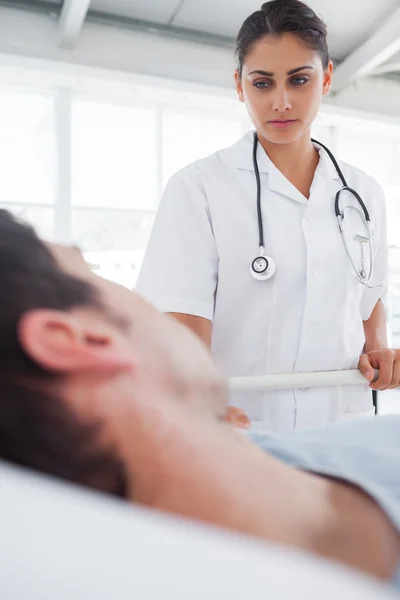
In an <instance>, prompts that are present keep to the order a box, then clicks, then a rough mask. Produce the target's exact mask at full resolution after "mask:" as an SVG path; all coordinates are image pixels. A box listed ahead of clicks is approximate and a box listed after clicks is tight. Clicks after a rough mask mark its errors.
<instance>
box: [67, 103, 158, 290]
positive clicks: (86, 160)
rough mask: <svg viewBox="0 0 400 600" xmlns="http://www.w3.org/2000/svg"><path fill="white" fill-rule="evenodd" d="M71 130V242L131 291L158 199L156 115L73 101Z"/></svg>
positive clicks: (145, 110)
mask: <svg viewBox="0 0 400 600" xmlns="http://www.w3.org/2000/svg"><path fill="white" fill-rule="evenodd" d="M71 127H72V136H71V137H72V140H71V141H72V143H71V148H72V157H71V160H72V167H71V169H72V174H71V175H72V194H71V196H72V197H71V202H72V238H73V240H74V242H75V243H77V244H78V245H79V246H80V247H81V248H82V250H83V251H84V252H85V253H87V258H88V260H89V261H90V262H91V263H92V264H95V265H96V266H97V271H98V272H99V274H101V275H104V276H106V277H109V278H111V279H114V280H115V281H118V282H119V283H122V284H123V285H126V286H128V287H130V288H133V287H134V285H135V282H136V278H137V275H138V271H139V268H140V265H141V261H142V259H143V254H144V250H145V248H146V245H147V241H148V238H149V235H150V231H151V226H152V223H153V220H154V214H155V210H156V206H157V202H158V195H159V182H158V178H157V174H158V168H157V146H156V141H157V138H156V112H155V110H150V109H146V108H140V107H130V106H122V105H116V104H105V103H102V102H94V101H90V100H81V99H77V100H75V101H74V102H73V104H72V121H71Z"/></svg>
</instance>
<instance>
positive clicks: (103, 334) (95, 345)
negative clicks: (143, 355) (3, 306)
mask: <svg viewBox="0 0 400 600" xmlns="http://www.w3.org/2000/svg"><path fill="white" fill-rule="evenodd" d="M18 339H19V342H20V344H21V346H22V348H23V350H24V351H25V352H26V354H28V356H29V357H30V358H31V359H32V360H33V361H34V362H36V363H37V364H39V365H40V366H41V367H42V368H44V369H46V370H48V371H53V372H58V373H71V372H79V371H81V372H82V371H99V370H101V371H103V372H105V371H120V370H130V369H132V367H133V363H134V361H133V356H132V347H131V346H130V345H129V341H128V338H127V336H125V335H124V334H123V332H122V331H120V330H119V328H118V327H117V326H116V325H114V324H113V323H111V322H110V321H109V320H108V319H107V318H106V317H103V316H102V315H101V314H97V313H95V312H94V311H91V310H83V309H82V310H74V311H71V312H63V311H57V310H48V309H36V310H31V311H29V312H27V313H25V314H24V315H23V317H22V318H21V320H20V322H19V325H18Z"/></svg>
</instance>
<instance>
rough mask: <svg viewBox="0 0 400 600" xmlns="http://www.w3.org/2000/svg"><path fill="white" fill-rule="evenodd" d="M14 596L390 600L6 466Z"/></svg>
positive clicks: (2, 537)
mask: <svg viewBox="0 0 400 600" xmlns="http://www.w3.org/2000/svg"><path fill="white" fill-rule="evenodd" d="M0 506H1V511H0V598H1V599H4V600H25V599H26V600H91V599H93V600H106V599H107V600H158V599H163V600H164V599H165V600H213V599H215V600H225V599H226V600H238V599H241V600H242V599H243V600H281V599H282V600H286V599H288V600H289V599H290V600H292V599H294V598H295V599H296V600H298V599H303V598H304V599H307V600H313V599H315V600H338V599H340V600H376V599H378V598H382V600H389V599H390V598H392V595H391V594H390V593H389V592H387V591H386V590H385V589H384V588H383V587H381V586H379V585H378V584H377V583H375V582H373V581H372V580H371V581H370V580H369V579H367V578H365V579H364V578H363V577H360V576H358V575H355V574H353V573H352V572H350V571H348V570H346V569H342V568H340V567H334V566H331V565H328V564H326V563H324V562H323V561H320V560H317V559H314V558H311V557H308V556H305V555H302V554H300V553H296V552H289V551H286V550H282V549H279V548H277V547H273V546H269V545H266V544H263V543H259V542H254V541H252V540H249V539H247V538H245V537H243V536H236V535H230V534H226V533H223V532H221V531H218V530H215V529H213V528H210V527H205V526H201V525H195V524H193V523H191V522H187V521H184V520H180V519H173V518H169V517H167V516H164V515H161V514H158V513H155V512H152V511H149V510H144V509H141V508H138V507H133V506H129V505H127V504H125V503H123V502H120V501H118V500H112V499H109V498H108V497H103V496H101V495H99V494H94V493H91V492H88V491H85V490H81V489H78V488H77V487H75V486H68V485H64V484H61V483H59V482H55V481H53V480H51V479H48V478H45V477H39V476H36V475H35V474H31V473H28V472H26V471H24V470H21V469H17V468H14V467H12V466H8V465H6V464H4V463H0Z"/></svg>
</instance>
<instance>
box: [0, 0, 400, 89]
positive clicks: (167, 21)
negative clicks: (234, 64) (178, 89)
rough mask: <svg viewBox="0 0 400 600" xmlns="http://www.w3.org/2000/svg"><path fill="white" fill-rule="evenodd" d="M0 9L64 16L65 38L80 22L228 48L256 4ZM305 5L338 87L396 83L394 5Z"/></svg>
mask: <svg viewBox="0 0 400 600" xmlns="http://www.w3.org/2000/svg"><path fill="white" fill-rule="evenodd" d="M0 4H7V5H8V6H20V7H24V8H26V9H32V10H41V11H49V12H51V11H54V12H55V13H56V14H61V15H62V14H63V13H65V15H66V17H67V19H66V22H68V23H69V25H68V26H69V27H70V30H69V32H68V33H69V38H71V39H72V38H78V36H79V33H80V29H81V28H82V26H83V25H84V22H85V20H87V21H91V20H92V21H97V22H99V21H101V22H103V23H105V24H109V25H123V26H124V27H125V28H132V29H133V30H141V31H147V32H150V33H157V35H158V36H160V35H165V36H168V37H176V38H184V39H189V40H192V41H194V42H199V43H205V44H209V45H220V46H229V45H231V44H233V41H234V38H235V36H236V34H237V32H238V29H239V28H240V25H241V23H242V22H243V20H244V19H245V18H246V17H247V16H248V15H249V14H250V13H252V12H253V11H255V10H257V9H259V8H260V4H261V0H235V1H234V2H233V1H232V0H0ZM308 4H309V5H310V6H311V7H312V8H313V9H314V11H315V12H316V13H317V14H318V15H321V16H322V17H323V19H324V21H325V23H326V24H327V26H328V34H329V38H328V41H329V48H330V53H331V55H332V57H333V58H334V59H335V61H336V63H337V65H338V67H337V71H336V72H337V81H338V86H340V87H342V88H344V87H346V85H348V84H349V83H350V82H352V81H354V79H355V78H357V77H360V76H364V77H365V76H371V75H372V76H374V75H375V76H380V77H391V78H396V77H398V78H399V82H400V0H362V2H360V3H359V2H356V0H350V1H349V0H333V1H332V0H308ZM68 18H69V21H68ZM71 23H73V25H74V26H72V25H71ZM76 23H78V27H77V26H76ZM71 32H72V37H71ZM71 39H70V40H69V41H71ZM73 41H74V40H73V39H72V42H73Z"/></svg>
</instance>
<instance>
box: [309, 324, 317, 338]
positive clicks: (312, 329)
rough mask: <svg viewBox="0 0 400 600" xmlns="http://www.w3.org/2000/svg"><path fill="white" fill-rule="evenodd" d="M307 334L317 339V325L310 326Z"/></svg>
mask: <svg viewBox="0 0 400 600" xmlns="http://www.w3.org/2000/svg"><path fill="white" fill-rule="evenodd" d="M308 333H309V335H310V336H311V337H317V335H318V334H319V327H318V325H311V327H310V329H309V330H308Z"/></svg>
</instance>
